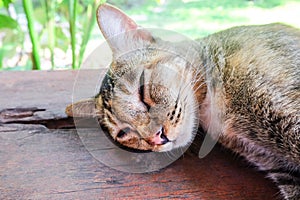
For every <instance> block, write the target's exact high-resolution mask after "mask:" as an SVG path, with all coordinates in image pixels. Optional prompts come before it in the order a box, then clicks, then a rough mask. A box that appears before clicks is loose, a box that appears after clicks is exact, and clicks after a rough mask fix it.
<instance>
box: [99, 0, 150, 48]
mask: <svg viewBox="0 0 300 200" xmlns="http://www.w3.org/2000/svg"><path fill="white" fill-rule="evenodd" d="M97 20H98V25H99V27H100V30H101V32H102V34H103V35H104V37H105V39H106V41H107V42H108V43H109V46H110V48H111V49H112V51H113V53H114V54H118V53H126V52H127V51H130V50H133V49H135V48H141V47H142V46H143V45H145V44H147V43H150V42H152V41H153V40H154V39H153V37H152V35H151V34H150V33H149V32H148V31H147V30H145V29H141V28H140V27H138V25H137V24H136V23H135V22H134V21H133V20H132V19H131V18H130V17H128V16H127V15H126V14H125V13H123V12H122V11H121V10H119V9H117V8H116V7H114V6H111V5H109V4H102V5H100V6H99V8H98V10H97Z"/></svg>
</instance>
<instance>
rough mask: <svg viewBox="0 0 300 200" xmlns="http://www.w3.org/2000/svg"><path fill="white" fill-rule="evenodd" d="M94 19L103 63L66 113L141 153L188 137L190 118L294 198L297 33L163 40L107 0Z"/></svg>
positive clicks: (299, 92)
mask: <svg viewBox="0 0 300 200" xmlns="http://www.w3.org/2000/svg"><path fill="white" fill-rule="evenodd" d="M97 19H98V24H99V26H100V29H101V31H102V33H103V35H104V37H105V38H106V40H107V42H108V44H109V46H110V48H111V50H112V52H113V61H112V63H111V66H110V68H109V70H108V72H107V73H106V76H105V78H104V80H103V82H102V86H101V89H100V92H99V94H98V95H97V96H96V97H95V98H93V99H91V100H87V101H82V102H78V103H75V104H73V105H70V106H68V107H67V109H66V112H67V114H68V115H69V116H80V115H84V114H82V113H84V112H85V113H87V112H88V114H90V115H95V116H97V117H98V118H99V121H100V124H101V126H102V127H103V128H105V130H106V131H107V132H108V133H109V134H110V135H111V137H112V138H113V139H114V140H115V141H117V142H118V143H120V144H122V145H124V146H127V147H130V148H134V149H139V150H151V151H169V150H171V149H174V148H180V147H183V146H185V145H188V144H190V143H191V141H192V139H193V137H194V132H195V131H194V130H195V128H197V122H199V124H200V126H201V127H202V128H203V129H204V130H205V131H206V132H207V134H209V135H210V136H211V137H212V138H214V139H216V140H218V142H219V143H221V144H222V145H223V146H225V147H226V148H229V149H231V150H232V151H234V152H236V153H238V154H239V155H241V156H243V157H245V158H246V159H247V160H248V161H249V162H251V163H252V164H254V165H256V166H257V167H258V168H259V169H260V170H262V171H265V172H267V173H268V176H269V177H270V178H271V179H273V180H274V181H275V182H276V183H277V185H278V187H279V189H280V191H281V194H282V196H283V197H284V198H285V199H290V200H291V199H300V31H299V30H297V29H295V28H292V27H290V26H287V25H283V24H278V23H276V24H268V25H259V26H241V27H234V28H231V29H228V30H225V31H221V32H218V33H215V34H213V35H210V36H208V37H205V38H202V39H200V40H197V41H194V42H190V41H186V42H177V43H176V42H175V43H170V42H167V41H164V40H162V39H160V38H157V37H155V36H154V35H152V34H151V33H150V31H148V30H146V29H142V28H140V27H138V25H137V24H136V23H135V22H134V21H133V20H132V19H131V18H129V17H128V16H126V15H125V14H124V13H123V12H121V11H120V10H118V9H117V8H115V7H113V6H111V5H108V4H102V5H101V6H100V7H99V9H98V13H97ZM190 61H191V62H190Z"/></svg>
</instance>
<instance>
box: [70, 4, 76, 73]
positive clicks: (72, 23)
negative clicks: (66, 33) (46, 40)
mask: <svg viewBox="0 0 300 200" xmlns="http://www.w3.org/2000/svg"><path fill="white" fill-rule="evenodd" d="M76 10H77V0H69V26H70V35H71V48H72V69H77V68H78V66H77V65H76Z"/></svg>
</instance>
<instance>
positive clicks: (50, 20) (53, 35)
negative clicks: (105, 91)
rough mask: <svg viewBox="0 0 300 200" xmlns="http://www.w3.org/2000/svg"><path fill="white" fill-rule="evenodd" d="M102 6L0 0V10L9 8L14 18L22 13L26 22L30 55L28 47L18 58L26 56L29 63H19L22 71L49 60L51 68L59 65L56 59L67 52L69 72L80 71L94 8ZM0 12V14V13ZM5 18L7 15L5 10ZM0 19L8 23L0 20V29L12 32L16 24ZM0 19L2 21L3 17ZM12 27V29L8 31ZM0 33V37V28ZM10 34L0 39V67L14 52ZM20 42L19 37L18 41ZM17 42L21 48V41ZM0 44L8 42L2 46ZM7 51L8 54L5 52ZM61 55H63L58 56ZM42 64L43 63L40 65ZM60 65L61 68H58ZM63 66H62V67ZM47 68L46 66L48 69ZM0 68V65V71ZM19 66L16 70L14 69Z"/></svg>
mask: <svg viewBox="0 0 300 200" xmlns="http://www.w3.org/2000/svg"><path fill="white" fill-rule="evenodd" d="M101 2H102V3H103V0H102V1H101V0H42V1H38V0H22V1H20V0H19V1H18V0H16V1H15V2H13V4H11V3H12V1H11V0H0V8H1V7H3V8H4V6H5V7H6V8H8V6H9V4H11V7H13V9H15V11H16V12H17V14H18V15H22V14H23V13H24V14H25V16H26V19H27V25H28V29H27V31H25V34H28V35H29V36H30V39H31V45H32V53H31V52H29V54H28V52H27V50H26V49H28V45H26V47H25V48H23V50H22V52H21V54H22V55H23V57H24V55H25V57H26V55H27V57H28V56H29V57H30V58H31V60H27V61H25V62H22V65H23V66H24V67H23V68H24V69H25V68H28V65H32V67H31V68H32V69H40V68H41V66H40V62H41V60H43V61H44V60H47V59H48V60H49V61H50V63H51V68H52V69H54V68H55V66H57V65H59V64H57V63H56V60H57V59H56V57H59V56H63V55H65V56H66V55H67V53H68V52H69V50H71V52H72V62H71V66H69V67H72V68H73V69H77V68H79V67H80V65H81V63H82V60H83V56H84V52H85V49H86V46H87V43H88V41H89V38H90V36H91V32H92V30H93V29H94V25H95V18H96V17H95V14H96V8H97V6H98V4H100V3H101ZM0 11H1V10H0ZM7 13H8V15H10V12H9V11H8V9H7ZM8 15H7V16H6V15H3V16H4V17H6V18H8V19H9V20H10V21H13V22H14V23H10V21H9V20H7V19H6V18H5V20H2V19H0V26H6V29H8V28H9V29H14V26H16V25H17V26H18V27H19V24H18V23H17V21H15V20H14V19H13V18H11V17H9V16H8ZM3 16H2V17H3ZM8 26H12V27H8ZM0 31H1V32H0V33H1V34H2V33H4V30H3V28H2V29H1V28H0ZM12 37H13V34H12V33H11V31H10V32H8V33H7V34H5V38H4V39H3V38H0V44H1V45H4V48H1V50H0V63H1V64H2V63H3V62H2V60H3V59H4V58H6V59H7V58H8V55H9V54H14V53H15V55H16V52H17V48H16V46H15V45H12V44H14V43H13V41H11V39H10V38H12ZM19 38H20V39H22V38H23V39H24V35H23V37H19ZM20 39H19V40H15V41H18V42H19V44H23V43H24V41H23V40H22V41H20ZM4 41H9V42H6V43H4ZM8 49H9V50H10V51H8ZM62 54H63V55H62ZM22 60H24V59H22ZM44 63H45V62H43V65H45V64H44ZM60 65H61V64H60ZM65 65H66V64H63V66H65ZM48 66H49V65H48ZM1 67H2V65H0V68H1ZM20 67H21V68H22V66H16V68H18V69H19V68H20Z"/></svg>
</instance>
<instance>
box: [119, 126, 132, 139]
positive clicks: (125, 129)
mask: <svg viewBox="0 0 300 200" xmlns="http://www.w3.org/2000/svg"><path fill="white" fill-rule="evenodd" d="M129 132H130V128H128V127H127V128H124V129H122V130H120V131H119V133H118V134H117V137H118V138H122V137H124V136H125V135H126V134H127V133H129Z"/></svg>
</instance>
